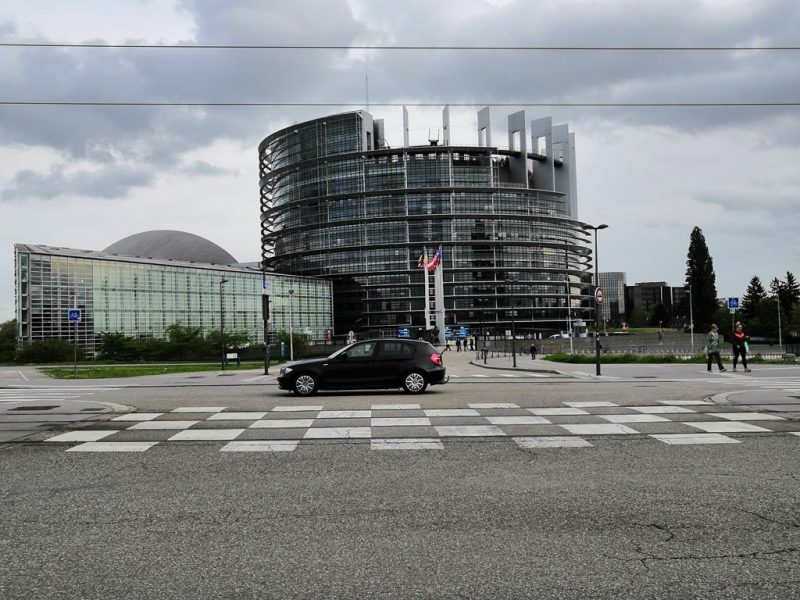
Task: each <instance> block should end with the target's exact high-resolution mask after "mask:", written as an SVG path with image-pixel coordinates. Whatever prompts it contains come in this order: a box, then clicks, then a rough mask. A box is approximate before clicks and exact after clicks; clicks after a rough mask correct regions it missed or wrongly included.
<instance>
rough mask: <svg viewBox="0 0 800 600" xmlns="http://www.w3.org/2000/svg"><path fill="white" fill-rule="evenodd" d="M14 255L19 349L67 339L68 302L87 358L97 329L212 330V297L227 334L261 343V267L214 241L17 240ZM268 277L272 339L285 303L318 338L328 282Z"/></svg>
mask: <svg viewBox="0 0 800 600" xmlns="http://www.w3.org/2000/svg"><path fill="white" fill-rule="evenodd" d="M14 260H15V279H16V285H15V304H16V318H17V342H18V345H20V346H22V345H25V344H29V343H31V342H33V341H36V340H43V339H48V338H61V339H67V340H70V341H71V340H73V339H75V326H74V324H72V323H70V322H69V320H68V317H67V309H69V308H79V309H81V311H82V314H81V320H80V322H79V323H78V327H77V338H78V344H79V346H81V347H82V348H83V349H84V351H85V353H86V354H87V355H88V356H93V355H94V354H95V352H96V351H97V350H98V349H99V342H100V340H101V336H100V334H101V333H103V332H119V333H123V334H125V335H128V336H133V337H139V338H142V339H146V338H150V337H156V338H164V337H166V328H167V327H168V326H170V325H173V324H175V323H180V324H181V325H185V326H191V327H200V328H201V329H202V330H203V331H205V332H208V331H212V330H219V327H220V318H221V314H220V298H222V302H223V303H224V320H225V330H226V331H236V332H243V333H246V334H247V335H248V336H249V338H250V341H251V342H252V343H254V344H260V343H262V342H263V341H264V330H263V321H262V312H261V310H262V309H261V294H262V288H263V284H262V277H263V275H262V272H261V269H260V267H259V264H258V263H255V268H254V266H252V265H251V264H249V263H248V264H240V263H237V262H236V259H234V258H233V257H232V256H231V255H230V254H228V253H227V252H226V251H225V250H223V249H222V248H220V247H219V246H217V245H216V244H214V243H212V242H210V241H209V240H206V239H204V238H202V237H199V236H196V235H193V234H190V233H185V232H181V231H147V232H144V233H139V234H136V235H133V236H130V237H127V238H125V239H123V240H120V241H119V242H116V243H115V244H112V245H111V246H109V247H108V248H106V249H105V250H103V251H102V252H97V251H93V250H76V249H73V248H56V247H52V246H41V245H33V244H15V245H14ZM266 278H267V280H268V281H269V283H270V288H271V289H270V291H271V306H270V325H269V329H270V335H272V334H273V333H274V332H277V331H281V330H284V331H288V329H289V301H290V299H291V303H292V305H291V308H292V324H293V330H294V331H295V332H297V333H306V334H308V335H310V336H311V337H312V338H313V339H317V340H322V339H325V336H326V333H327V332H328V330H331V329H332V328H333V312H332V310H333V309H332V306H333V298H332V296H331V284H330V282H328V281H324V280H321V279H316V278H312V277H301V276H295V275H283V274H278V273H267V275H266ZM222 279H225V280H226V282H225V283H224V284H220V282H221V280H222ZM221 285H222V294H221V295H220V287H221ZM290 292H291V295H290Z"/></svg>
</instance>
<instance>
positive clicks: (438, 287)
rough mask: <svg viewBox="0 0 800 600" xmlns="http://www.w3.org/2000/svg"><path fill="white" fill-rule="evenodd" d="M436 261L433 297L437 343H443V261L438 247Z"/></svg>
mask: <svg viewBox="0 0 800 600" xmlns="http://www.w3.org/2000/svg"><path fill="white" fill-rule="evenodd" d="M436 257H437V260H436V261H435V262H436V264H435V265H434V269H435V271H434V275H433V282H434V283H433V286H434V296H435V298H436V327H438V328H439V340H438V341H439V343H440V344H442V345H444V343H445V335H444V334H445V326H444V260H443V258H444V257H443V256H442V247H441V246H439V251H438V252H437V253H436Z"/></svg>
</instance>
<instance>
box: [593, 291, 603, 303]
mask: <svg viewBox="0 0 800 600" xmlns="http://www.w3.org/2000/svg"><path fill="white" fill-rule="evenodd" d="M594 301H595V302H597V303H598V304H602V303H603V288H601V287H598V288H596V289H595V290H594Z"/></svg>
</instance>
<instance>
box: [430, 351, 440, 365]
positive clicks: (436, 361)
mask: <svg viewBox="0 0 800 600" xmlns="http://www.w3.org/2000/svg"><path fill="white" fill-rule="evenodd" d="M431 360H432V361H433V364H435V365H439V366H441V365H442V355H441V354H436V352H434V353H433V354H431Z"/></svg>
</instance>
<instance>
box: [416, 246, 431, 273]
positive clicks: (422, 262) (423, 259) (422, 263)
mask: <svg viewBox="0 0 800 600" xmlns="http://www.w3.org/2000/svg"><path fill="white" fill-rule="evenodd" d="M417 267H419V268H420V269H427V268H428V249H427V248H426V247H425V246H423V247H422V254H421V255H420V257H419V260H417Z"/></svg>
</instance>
